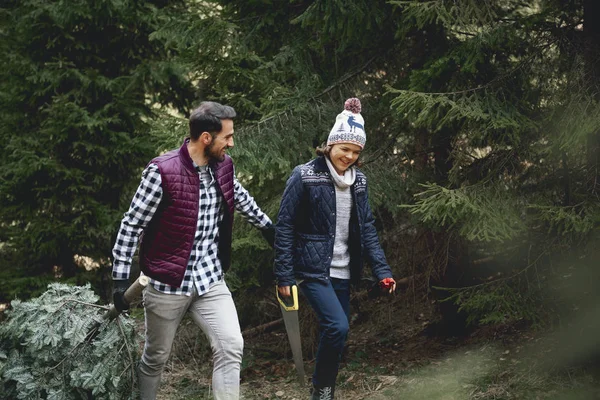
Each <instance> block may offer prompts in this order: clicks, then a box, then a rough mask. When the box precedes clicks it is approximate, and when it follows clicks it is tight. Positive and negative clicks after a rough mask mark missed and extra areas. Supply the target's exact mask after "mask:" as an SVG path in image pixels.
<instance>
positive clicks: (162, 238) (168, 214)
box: [140, 140, 234, 287]
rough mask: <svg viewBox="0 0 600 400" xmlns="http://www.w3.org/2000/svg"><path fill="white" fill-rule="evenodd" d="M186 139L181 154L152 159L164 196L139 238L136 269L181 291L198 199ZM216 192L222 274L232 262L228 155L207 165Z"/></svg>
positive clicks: (195, 174) (189, 252) (231, 219)
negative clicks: (220, 203)
mask: <svg viewBox="0 0 600 400" xmlns="http://www.w3.org/2000/svg"><path fill="white" fill-rule="evenodd" d="M187 143H188V140H186V141H185V142H184V143H183V145H182V146H181V148H180V149H179V150H173V151H170V152H168V153H166V154H163V155H162V156H159V157H156V158H155V159H153V160H152V161H150V164H156V165H157V166H158V170H159V171H160V177H161V181H162V190H163V197H162V201H161V203H160V205H159V207H158V209H157V210H156V213H155V215H154V217H153V218H152V221H150V223H149V224H148V226H147V227H146V229H144V232H143V234H142V238H141V244H140V268H141V270H142V271H143V272H144V274H145V275H147V276H149V277H151V278H153V279H156V280H158V281H160V282H163V283H166V284H169V285H171V286H175V287H179V286H181V282H182V280H183V276H184V275H185V270H186V268H187V263H188V260H189V258H190V254H191V251H192V246H193V244H194V236H195V234H196V226H197V222H198V203H199V200H200V178H199V176H198V172H197V171H196V169H195V168H194V165H193V163H192V159H191V158H190V154H189V152H188V149H187ZM210 167H211V168H212V169H213V173H214V175H215V179H216V181H217V183H218V185H217V190H218V191H219V192H220V193H221V194H222V196H223V198H224V199H225V202H226V204H227V207H226V208H225V212H224V217H223V221H222V222H221V225H220V227H219V260H220V261H221V266H222V268H223V271H226V270H227V269H228V268H229V265H230V264H231V230H232V225H233V210H234V201H233V162H232V161H231V158H230V157H229V156H227V155H226V156H225V159H224V160H223V161H221V162H218V163H214V164H211V166H210Z"/></svg>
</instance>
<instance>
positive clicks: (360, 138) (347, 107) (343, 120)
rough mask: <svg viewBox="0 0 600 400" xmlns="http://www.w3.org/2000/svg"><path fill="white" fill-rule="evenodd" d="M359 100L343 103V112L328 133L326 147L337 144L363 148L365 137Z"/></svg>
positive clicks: (349, 100) (352, 99) (354, 99)
mask: <svg viewBox="0 0 600 400" xmlns="http://www.w3.org/2000/svg"><path fill="white" fill-rule="evenodd" d="M360 111H361V106H360V100H359V99H357V98H355V97H353V98H351V99H348V100H346V102H345V103H344V111H342V112H341V113H339V114H338V116H337V118H336V119H335V123H334V124H333V128H331V132H329V137H328V138H327V146H329V145H332V144H338V143H352V144H355V145H358V146H360V148H361V149H362V148H364V147H365V143H366V141H367V135H366V133H365V120H364V119H363V117H362V115H360Z"/></svg>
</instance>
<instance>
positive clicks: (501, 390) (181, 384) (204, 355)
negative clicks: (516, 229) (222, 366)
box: [159, 295, 600, 400]
mask: <svg viewBox="0 0 600 400" xmlns="http://www.w3.org/2000/svg"><path fill="white" fill-rule="evenodd" d="M408 297H409V296H407V295H399V296H395V297H393V298H379V299H376V300H373V301H369V302H368V304H369V305H368V306H367V307H368V308H365V307H364V306H361V309H362V310H361V312H360V313H356V314H353V321H352V323H351V327H350V334H349V338H348V346H347V351H346V352H345V355H344V357H343V360H342V365H341V368H340V373H339V376H338V385H337V388H336V399H338V400H385V399H403V400H416V399H431V400H463V399H470V400H492V399H494V400H497V399H507V400H508V399H532V400H533V399H564V400H587V399H600V369H598V359H597V358H596V359H595V360H593V359H590V358H589V357H587V358H586V355H585V354H583V355H582V354H578V357H577V358H574V357H570V355H572V354H574V352H575V351H576V350H573V351H571V350H570V344H569V343H567V344H565V343H564V341H561V339H559V338H558V337H557V336H554V335H552V334H551V333H549V332H544V331H542V330H541V329H540V328H538V329H533V328H531V327H525V326H518V325H511V326H508V325H496V326H485V327H479V328H474V329H471V330H470V331H469V332H464V334H463V335H460V336H448V335H444V334H441V333H443V332H439V330H438V329H436V326H437V325H438V324H437V323H435V322H434V321H433V319H434V317H435V315H437V313H436V312H435V311H434V308H433V306H432V305H431V303H429V302H428V301H422V302H421V304H419V305H416V304H417V303H416V302H415V301H413V300H412V299H409V298H408ZM301 323H302V320H301ZM191 325H192V324H191V323H190V326H191ZM183 329H185V327H184V328H183ZM191 329H193V328H191ZM436 331H437V332H436ZM197 340H198V339H197V336H196V339H194V341H193V342H190V341H188V342H187V343H182V342H179V344H178V346H179V350H177V349H175V350H174V353H175V355H174V356H173V357H172V358H171V361H170V362H169V366H168V368H167V371H166V372H165V374H164V376H163V384H162V386H161V392H160V395H159V399H161V400H180V399H181V400H183V399H187V400H203V399H212V396H211V394H210V389H211V386H210V375H211V370H210V368H211V367H210V365H211V361H210V352H209V351H208V349H207V348H206V346H205V345H204V348H203V349H200V348H202V345H200V348H199V347H198V345H197V343H198V342H197ZM199 340H202V339H199ZM303 340H304V338H303ZM183 342H185V340H183ZM598 342H600V339H598ZM303 347H307V346H306V343H304V346H303ZM199 349H200V350H199ZM593 350H597V347H595V348H594V349H593ZM304 351H305V356H304V360H305V369H306V372H307V379H306V382H305V384H304V385H300V384H299V383H298V382H297V380H296V374H295V369H294V365H293V362H292V359H291V352H290V351H289V346H288V345H287V337H286V335H285V329H284V327H283V325H281V326H279V327H278V328H277V329H274V330H272V331H270V332H266V333H263V334H260V335H256V336H252V337H249V338H245V352H244V361H243V366H242V373H241V375H242V386H241V391H242V398H243V399H246V400H254V399H257V400H258V399H262V400H266V399H281V400H305V399H308V398H309V394H308V393H309V387H310V384H309V379H310V378H309V377H310V372H311V371H312V369H313V367H314V357H312V356H310V355H307V353H311V354H312V352H314V348H313V351H310V348H309V351H306V349H305V350H304ZM184 353H186V354H188V356H181V354H184ZM190 353H192V354H196V355H195V356H194V355H192V356H189V354H190ZM177 354H180V355H179V356H178V355H177ZM590 354H594V352H593V351H592V352H590ZM595 354H596V355H597V354H598V353H597V352H596V353H595ZM596 357H597V356H596ZM593 361H595V363H594V362H593Z"/></svg>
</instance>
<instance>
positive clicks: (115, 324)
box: [0, 283, 141, 400]
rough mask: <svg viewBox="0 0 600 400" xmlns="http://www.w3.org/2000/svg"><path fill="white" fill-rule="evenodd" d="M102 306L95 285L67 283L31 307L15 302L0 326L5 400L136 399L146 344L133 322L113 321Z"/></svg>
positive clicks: (0, 388) (1, 390)
mask: <svg viewBox="0 0 600 400" xmlns="http://www.w3.org/2000/svg"><path fill="white" fill-rule="evenodd" d="M97 302H98V296H97V295H95V294H94V292H93V291H92V290H91V288H90V286H89V285H86V286H70V285H65V284H61V283H53V284H50V285H49V286H48V290H47V291H46V292H44V293H43V294H42V295H41V296H40V297H37V298H33V299H31V300H29V301H25V302H21V301H19V300H14V301H13V302H12V303H11V306H12V308H11V309H10V310H9V311H7V316H6V320H5V321H4V322H3V323H2V325H0V383H1V385H0V397H1V398H3V399H24V400H33V399H47V400H50V399H52V400H59V399H60V400H70V399H73V400H76V399H77V400H78V399H87V398H93V399H107V400H108V399H114V400H121V399H130V398H134V393H133V391H134V385H135V368H134V366H135V363H136V362H137V360H138V358H139V354H138V345H139V341H140V339H141V338H140V337H139V335H138V334H137V333H136V329H135V325H134V322H133V320H131V319H129V318H122V317H118V318H116V319H114V320H112V321H108V320H106V319H104V318H103V316H104V314H105V313H106V312H107V310H108V309H109V308H108V307H105V306H100V305H98V304H97ZM97 324H100V325H99V327H98V328H97V329H98V332H97V334H96V335H95V337H94V338H93V340H90V337H89V336H88V333H89V332H90V329H93V328H95V327H96V325H97Z"/></svg>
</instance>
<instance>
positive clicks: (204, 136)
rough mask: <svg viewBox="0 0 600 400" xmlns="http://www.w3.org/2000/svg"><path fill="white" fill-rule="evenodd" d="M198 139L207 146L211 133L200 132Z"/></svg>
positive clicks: (210, 139)
mask: <svg viewBox="0 0 600 400" xmlns="http://www.w3.org/2000/svg"><path fill="white" fill-rule="evenodd" d="M200 140H201V142H202V144H203V145H205V146H208V145H209V144H210V143H211V142H212V135H211V134H210V133H208V132H202V133H201V134H200Z"/></svg>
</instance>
